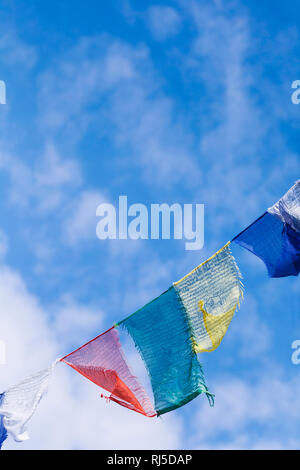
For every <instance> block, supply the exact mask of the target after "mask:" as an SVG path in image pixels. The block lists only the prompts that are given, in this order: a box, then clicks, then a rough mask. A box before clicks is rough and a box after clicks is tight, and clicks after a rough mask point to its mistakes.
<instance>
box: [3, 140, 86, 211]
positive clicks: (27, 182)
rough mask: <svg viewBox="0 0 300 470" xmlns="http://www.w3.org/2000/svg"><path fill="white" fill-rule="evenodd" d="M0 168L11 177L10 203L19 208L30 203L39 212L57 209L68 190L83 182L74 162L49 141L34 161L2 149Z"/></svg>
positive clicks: (77, 165) (77, 166) (78, 167)
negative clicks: (63, 155)
mask: <svg viewBox="0 0 300 470" xmlns="http://www.w3.org/2000/svg"><path fill="white" fill-rule="evenodd" d="M2 147H3V145H2ZM0 170H2V171H3V172H5V173H7V174H8V176H9V178H10V187H9V196H10V202H11V203H12V204H14V205H17V206H19V208H23V207H26V206H28V205H31V206H32V207H35V210H36V211H38V212H39V213H47V212H48V211H51V210H53V209H56V208H57V207H58V206H59V205H60V204H61V203H62V200H63V199H64V198H65V197H66V196H67V191H68V190H69V189H71V188H76V187H78V186H79V185H80V184H81V181H82V178H81V170H80V166H79V164H78V163H77V161H76V160H74V159H68V158H63V157H62V156H61V155H60V154H59V153H58V151H57V149H56V147H55V145H54V143H53V142H51V141H48V142H47V143H46V145H45V150H44V152H43V154H42V156H41V157H40V158H38V156H37V157H36V159H35V161H34V163H24V161H23V160H22V159H21V158H20V157H19V156H15V155H12V154H9V153H7V152H6V151H5V150H4V149H3V148H2V150H1V153H0Z"/></svg>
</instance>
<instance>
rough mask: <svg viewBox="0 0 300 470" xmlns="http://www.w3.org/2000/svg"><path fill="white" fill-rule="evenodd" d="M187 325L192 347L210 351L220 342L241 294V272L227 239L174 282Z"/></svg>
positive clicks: (196, 350) (195, 349)
mask: <svg viewBox="0 0 300 470" xmlns="http://www.w3.org/2000/svg"><path fill="white" fill-rule="evenodd" d="M174 288H175V289H176V291H177V292H178V294H179V296H180V298H181V300H182V303H183V305H184V307H185V310H186V313H187V316H188V320H189V323H190V327H191V333H192V340H193V346H194V351H195V352H197V353H200V352H205V351H214V350H215V349H216V348H217V347H218V346H219V345H220V343H221V341H222V339H223V337H224V335H225V333H226V331H227V329H228V327H229V324H230V322H231V320H232V318H233V315H234V313H235V311H236V308H237V307H238V306H239V303H240V299H241V296H242V292H243V291H242V284H241V274H240V271H239V268H238V266H237V264H236V262H235V259H234V257H233V256H232V254H231V252H230V248H229V243H227V244H226V245H225V246H224V247H223V248H221V250H219V251H218V252H217V253H215V254H214V255H213V256H212V257H211V258H209V259H208V260H207V261H205V262H204V263H202V264H200V266H198V267H197V268H196V269H194V270H193V271H192V272H191V273H189V274H187V275H186V276H185V277H184V278H183V279H181V280H180V281H178V282H175V283H174Z"/></svg>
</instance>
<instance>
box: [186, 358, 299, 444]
mask: <svg viewBox="0 0 300 470" xmlns="http://www.w3.org/2000/svg"><path fill="white" fill-rule="evenodd" d="M298 387H299V376H298V373H297V372H296V370H295V375H294V377H292V378H287V377H284V374H283V373H280V371H279V370H278V367H274V366H273V367H272V366H271V367H269V368H268V370H267V371H266V373H265V374H262V375H261V376H260V378H259V379H258V378H257V377H256V376H255V377H253V379H252V382H249V381H246V380H244V381H243V380H241V379H238V378H236V377H233V376H224V377H222V378H219V380H218V383H217V384H216V386H215V387H214V388H215V393H216V401H215V406H214V408H212V409H209V408H207V407H205V404H204V403H203V404H202V403H200V402H199V405H200V407H199V411H198V413H196V414H195V416H194V419H193V422H192V429H193V431H194V432H195V433H197V437H195V438H192V439H191V440H190V443H192V446H193V447H196V448H205V449H212V448H216V449H257V448H277V449H280V448H292V449H295V448H298V447H299V443H300V442H299V439H298V413H299V409H300V400H299V396H298V394H297V389H298ZM190 435H193V432H191V434H190Z"/></svg>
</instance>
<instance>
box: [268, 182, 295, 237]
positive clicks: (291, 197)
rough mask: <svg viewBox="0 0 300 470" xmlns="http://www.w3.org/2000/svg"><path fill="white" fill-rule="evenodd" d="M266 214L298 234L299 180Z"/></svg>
mask: <svg viewBox="0 0 300 470" xmlns="http://www.w3.org/2000/svg"><path fill="white" fill-rule="evenodd" d="M268 212H269V213H270V214H272V215H275V216H276V217H278V218H279V219H280V220H281V222H283V223H284V224H288V225H289V226H290V227H291V228H292V229H293V230H294V231H296V232H298V233H300V180H298V181H297V182H296V183H295V184H294V186H292V187H291V188H290V189H289V190H288V191H287V192H286V193H285V194H284V196H282V198H280V199H279V201H277V202H276V204H274V205H273V206H272V207H269V209H268Z"/></svg>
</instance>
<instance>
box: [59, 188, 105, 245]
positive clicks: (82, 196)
mask: <svg viewBox="0 0 300 470" xmlns="http://www.w3.org/2000/svg"><path fill="white" fill-rule="evenodd" d="M104 202H107V201H106V199H105V197H104V196H103V195H102V194H101V193H100V192H99V191H94V190H86V191H82V192H81V193H79V195H78V197H77V199H76V200H75V201H74V203H73V204H72V206H71V207H70V213H69V215H68V217H67V218H66V220H65V222H64V239H65V241H66V243H68V244H71V245H74V244H76V243H78V242H81V241H87V240H96V225H97V217H96V209H97V207H98V205H99V204H101V203H104Z"/></svg>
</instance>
